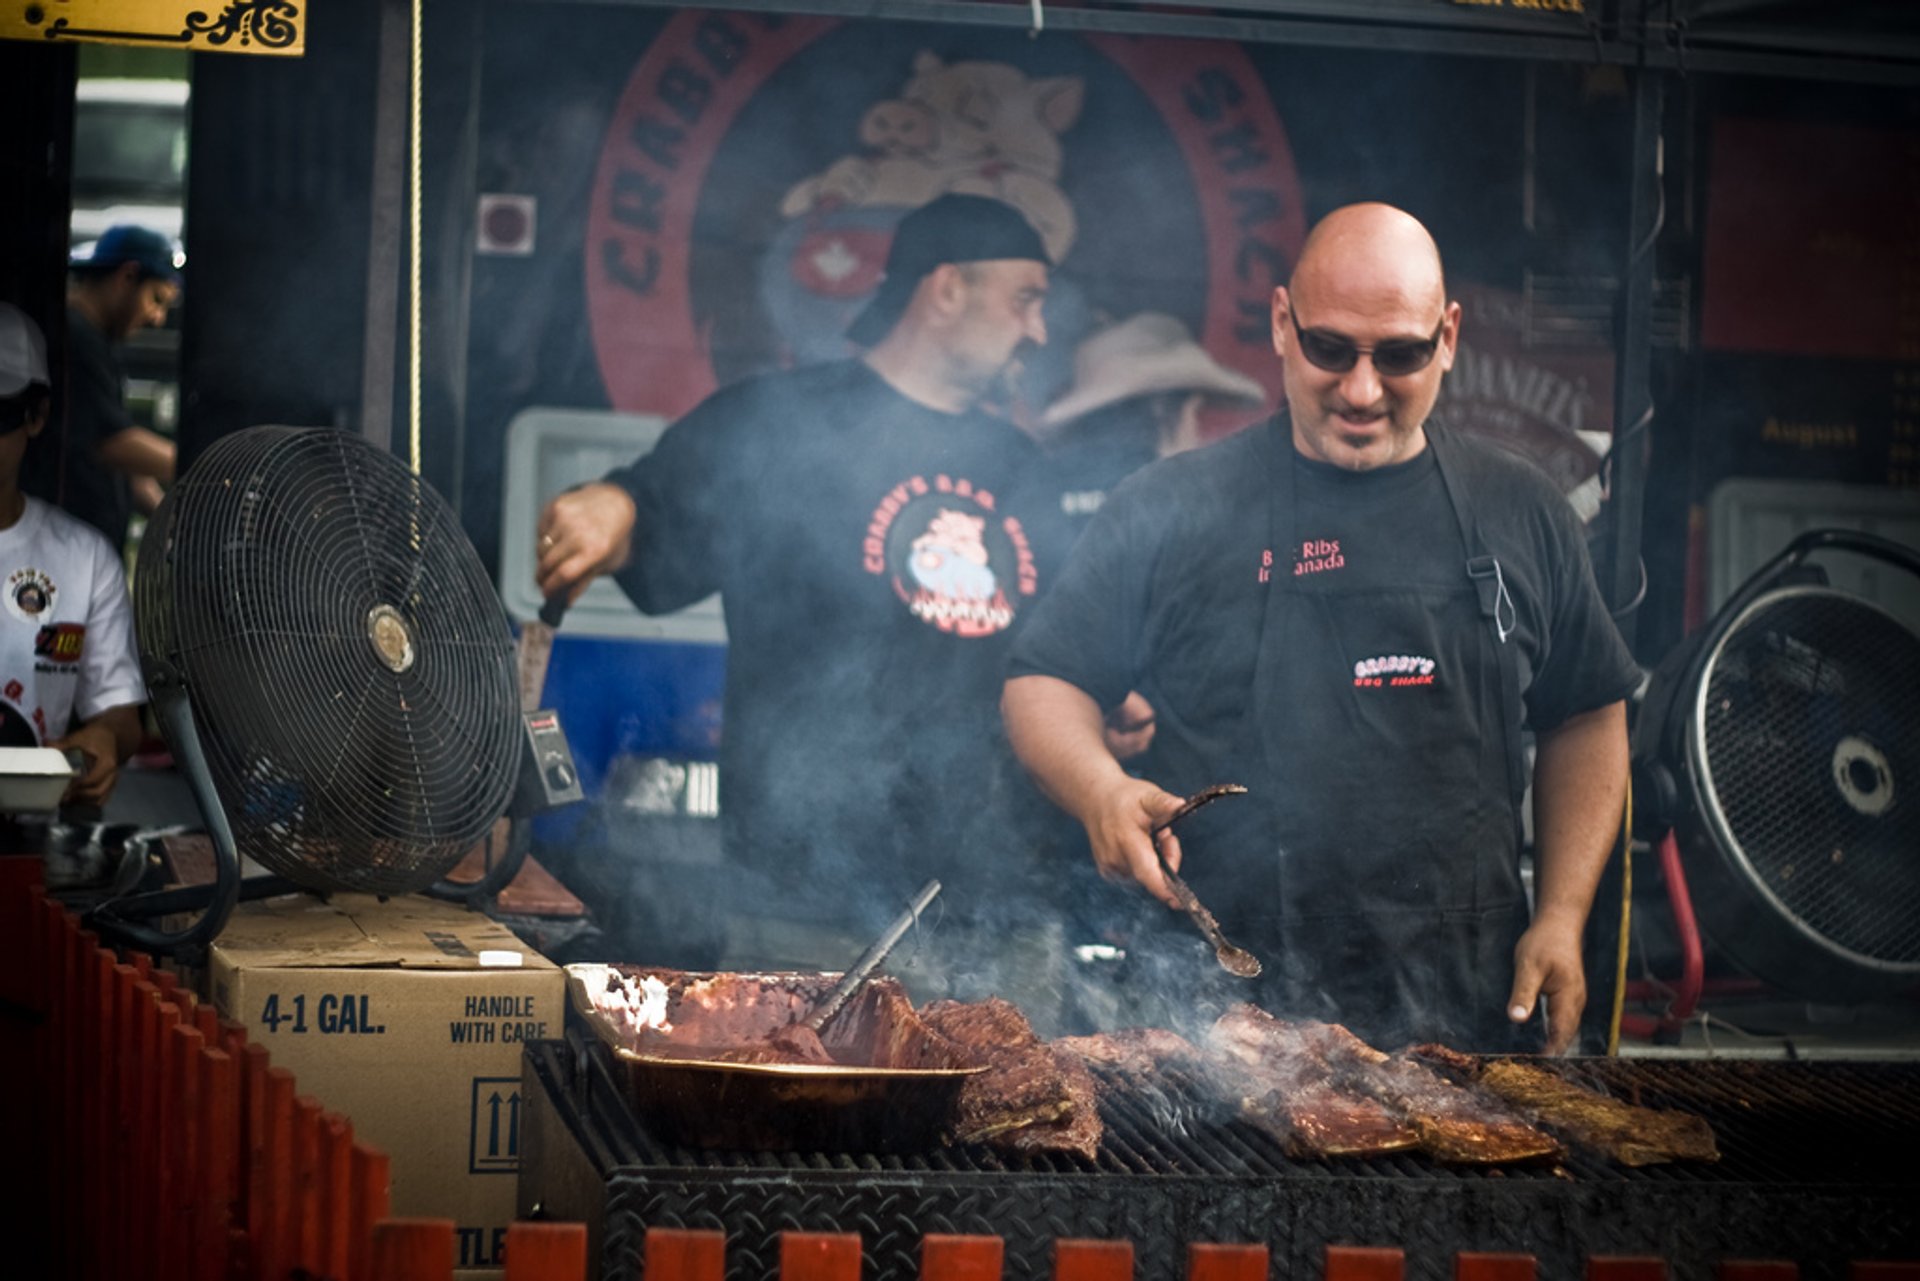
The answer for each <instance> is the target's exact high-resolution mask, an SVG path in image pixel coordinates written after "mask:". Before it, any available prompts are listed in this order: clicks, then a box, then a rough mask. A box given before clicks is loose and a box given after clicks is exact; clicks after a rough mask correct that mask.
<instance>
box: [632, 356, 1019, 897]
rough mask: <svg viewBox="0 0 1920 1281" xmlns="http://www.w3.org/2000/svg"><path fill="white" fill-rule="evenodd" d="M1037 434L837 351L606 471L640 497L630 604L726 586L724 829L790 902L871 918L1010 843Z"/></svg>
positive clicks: (674, 430)
mask: <svg viewBox="0 0 1920 1281" xmlns="http://www.w3.org/2000/svg"><path fill="white" fill-rule="evenodd" d="M1034 452H1035V451H1034V448H1033V446H1032V444H1031V443H1030V442H1029V441H1028V440H1027V438H1026V437H1025V436H1023V435H1021V434H1020V433H1019V432H1018V431H1016V430H1015V429H1014V428H1012V427H1010V426H1009V425H1007V424H1006V423H1004V422H1001V421H999V420H997V419H993V418H989V417H987V416H985V415H982V414H977V413H969V414H946V413H941V412H938V411H936V410H933V409H930V408H928V407H926V406H924V405H922V404H919V403H918V402H916V401H913V400H910V399H908V398H907V397H905V396H902V395H901V394H900V393H899V392H897V391H895V390H894V389H893V387H892V386H891V385H889V384H888V383H887V382H886V381H885V380H884V379H882V378H880V377H879V376H878V375H877V374H875V373H874V372H873V371H872V370H871V369H870V368H868V367H867V366H866V365H865V364H864V363H862V362H859V361H846V362H840V363H836V364H832V365H826V366H820V367H815V368H809V369H804V370H800V371H796V372H793V373H786V374H776V375H770V376H767V377H763V378H758V379H753V380H750V381H748V382H745V383H742V384H738V385H735V386H733V387H729V388H727V389H724V390H722V391H720V392H718V393H716V394H715V395H714V396H712V397H710V398H709V399H708V400H707V401H705V402H704V403H702V404H701V405H700V406H699V407H698V408H696V409H695V410H694V411H693V412H692V413H690V414H688V415H687V416H686V418H684V419H682V420H681V421H680V422H678V423H676V424H675V425H674V426H673V427H671V428H670V429H668V431H667V432H666V433H665V434H664V435H663V436H662V437H661V440H660V443H659V445H658V446H657V447H656V448H655V449H654V450H653V452H652V453H651V454H649V455H648V456H647V457H645V458H643V459H641V460H640V461H639V462H637V463H636V464H634V465H633V466H632V467H631V468H628V469H626V470H625V471H622V472H619V473H616V474H615V475H614V476H612V477H611V478H610V479H613V480H615V481H616V482H618V483H620V484H621V485H623V486H624V487H626V488H627V489H628V490H629V492H631V493H632V494H633V496H634V500H635V503H636V505H637V508H638V519H637V523H636V526H635V530H634V556H633V560H632V562H631V563H630V564H629V565H628V567H627V568H626V569H624V570H623V571H622V572H621V573H620V574H619V575H618V581H619V583H620V585H621V586H622V587H623V588H624V589H625V590H626V592H627V594H628V595H629V596H630V597H632V599H633V601H634V602H635V604H637V605H638V606H639V607H640V608H641V609H643V610H645V611H648V612H650V613H659V612H664V611H669V610H674V609H678V608H681V607H684V606H685V605H687V604H690V603H692V602H693V601H696V600H699V599H701V598H702V597H704V596H706V595H707V594H709V593H711V592H713V591H716V590H717V591H719V592H720V593H721V604H722V609H723V611H724V613H725V617H726V623H727V633H728V654H727V688H726V705H725V712H724V720H723V728H722V735H721V739H722V743H721V767H722V783H721V787H722V795H721V810H722V816H723V824H724V830H725V833H726V840H727V845H728V848H729V850H730V851H731V852H732V854H733V855H734V856H735V857H736V858H737V859H739V860H740V861H741V862H743V863H745V864H747V865H749V866H751V867H754V868H757V869H760V870H762V871H765V872H767V873H768V874H769V876H770V877H771V878H772V879H773V880H774V882H775V883H776V884H777V885H778V887H779V889H778V893H780V894H781V895H782V896H788V895H792V896H795V897H791V898H789V897H783V898H782V904H781V905H782V906H785V907H787V908H789V909H791V910H793V911H796V912H800V911H805V912H809V913H811V914H826V915H832V916H837V917H839V918H840V919H843V920H845V921H847V922H849V923H856V924H858V923H864V922H866V921H869V920H879V919H882V918H883V917H891V915H892V914H893V913H894V912H895V911H897V910H898V907H899V905H900V902H901V901H902V899H903V898H904V897H905V896H906V895H907V894H909V893H911V891H912V890H913V889H915V888H917V887H918V885H919V884H920V882H921V881H923V880H924V879H925V878H926V877H927V876H939V877H940V878H941V879H942V881H943V882H945V883H946V884H947V886H948V889H949V894H948V895H947V900H946V901H947V903H948V904H949V905H961V904H962V903H963V900H964V898H965V897H966V890H965V889H963V888H958V887H963V886H972V885H982V884H984V883H985V879H986V877H987V876H988V875H990V874H992V873H993V871H994V868H993V867H992V866H991V865H994V864H997V863H998V862H1000V861H1001V860H1000V859H999V857H998V856H999V855H1000V854H1002V853H1004V854H1007V855H1009V856H1011V855H1013V854H1015V853H1017V846H1018V841H1017V839H1016V838H1014V837H1013V836H1012V834H1011V833H1010V832H1009V831H1007V830H1006V829H1005V827H1004V824H1003V823H1002V822H1001V821H1000V819H1001V815H1002V814H1003V813H1004V811H1003V810H1002V809H1001V802H1002V799H1003V795H1004V791H1005V789H1006V788H1007V787H1008V785H1009V784H1008V780H1007V779H1006V777H1005V776H1004V748H1003V745H1002V740H1001V735H1000V733H999V717H998V711H997V708H998V695H999V688H1000V681H1001V677H1002V675H1003V672H1004V668H1005V662H1006V655H1007V647H1008V644H1009V642H1010V639H1011V637H1012V635H1013V629H1014V627H1015V626H1016V624H1017V623H1019V622H1020V621H1021V620H1022V619H1023V618H1024V616H1025V614H1026V612H1027V610H1028V608H1029V606H1030V605H1031V603H1032V602H1033V600H1034V599H1035V597H1036V595H1037V593H1038V592H1039V589H1040V576H1041V573H1042V566H1040V565H1037V564H1036V561H1035V557H1034V555H1033V550H1032V548H1031V546H1030V543H1029V537H1028V533H1027V528H1026V525H1027V522H1026V521H1024V520H1023V519H1022V516H1021V511H1020V510H1019V501H1018V498H1017V496H1016V494H1015V485H1016V483H1017V482H1018V481H1019V480H1020V479H1021V477H1022V474H1023V471H1024V469H1025V468H1026V467H1027V466H1028V465H1029V464H1030V463H1031V461H1032V459H1033V457H1034ZM981 892H985V891H984V890H982V891H981ZM810 893H811V894H813V895H814V897H815V898H816V899H819V898H824V899H825V900H827V901H825V902H824V903H821V902H813V903H808V902H807V901H806V899H807V896H808V895H809V894H810Z"/></svg>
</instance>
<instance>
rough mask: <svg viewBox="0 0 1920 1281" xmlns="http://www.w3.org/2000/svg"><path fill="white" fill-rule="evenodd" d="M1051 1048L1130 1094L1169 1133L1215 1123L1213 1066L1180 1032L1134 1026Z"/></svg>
mask: <svg viewBox="0 0 1920 1281" xmlns="http://www.w3.org/2000/svg"><path fill="white" fill-rule="evenodd" d="M1049 1044H1050V1045H1052V1046H1053V1048H1054V1049H1055V1050H1058V1051H1061V1052H1063V1053H1065V1054H1068V1055H1072V1056H1073V1057H1075V1058H1078V1059H1080V1060H1081V1061H1082V1062H1084V1063H1086V1064H1087V1066H1089V1067H1091V1068H1094V1069H1096V1077H1097V1079H1098V1080H1099V1081H1100V1084H1101V1085H1102V1086H1103V1087H1107V1086H1110V1087H1112V1088H1113V1089H1117V1090H1120V1091H1124V1092H1125V1095H1126V1097H1127V1100H1128V1102H1129V1104H1130V1105H1131V1106H1132V1107H1134V1108H1135V1109H1136V1110H1138V1111H1140V1112H1142V1113H1144V1114H1146V1115H1148V1116H1151V1117H1152V1118H1153V1120H1154V1123H1155V1124H1156V1125H1158V1126H1159V1127H1160V1128H1162V1129H1164V1130H1167V1131H1170V1132H1171V1133H1174V1134H1186V1133H1189V1132H1190V1126H1192V1125H1193V1124H1196V1123H1198V1122H1201V1121H1207V1120H1212V1119H1214V1115H1215V1113H1216V1110H1217V1109H1216V1107H1215V1105H1214V1099H1215V1096H1216V1094H1217V1093H1218V1091H1217V1090H1216V1089H1215V1088H1214V1078H1215V1075H1216V1074H1215V1071H1214V1068H1213V1064H1212V1062H1211V1061H1210V1060H1209V1059H1208V1057H1207V1054H1206V1052H1205V1051H1203V1050H1202V1049H1201V1048H1200V1047H1199V1046H1197V1045H1195V1044H1194V1043H1193V1042H1192V1041H1189V1040H1188V1039H1187V1038H1186V1037H1184V1036H1181V1035H1180V1034H1179V1033H1178V1032H1169V1031H1166V1030H1164V1029H1162V1028H1157V1027H1129V1028H1120V1029H1118V1030H1116V1031H1112V1032H1096V1033H1094V1034H1092V1035H1090V1036H1063V1037H1060V1038H1059V1039H1057V1040H1055V1041H1051V1042H1049Z"/></svg>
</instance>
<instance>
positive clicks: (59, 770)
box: [0, 747, 75, 814]
mask: <svg viewBox="0 0 1920 1281" xmlns="http://www.w3.org/2000/svg"><path fill="white" fill-rule="evenodd" d="M74 773H75V770H74V768H73V766H72V765H70V764H68V763H67V758H66V756H65V755H64V754H63V753H61V752H60V751H59V750H58V749H56V748H52V747H0V813H5V814H30V813H46V812H50V811H52V810H56V809H58V808H60V798H61V797H62V796H65V795H66V793H67V784H69V783H71V782H72V781H73V776H74Z"/></svg>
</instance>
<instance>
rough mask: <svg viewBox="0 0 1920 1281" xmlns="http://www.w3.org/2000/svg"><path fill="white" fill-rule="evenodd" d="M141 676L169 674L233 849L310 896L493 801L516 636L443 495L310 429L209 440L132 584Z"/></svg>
mask: <svg viewBox="0 0 1920 1281" xmlns="http://www.w3.org/2000/svg"><path fill="white" fill-rule="evenodd" d="M134 597H135V607H136V608H135V617H136V620H137V621H136V630H137V634H138V639H139V644H140V652H141V656H142V660H143V662H144V663H145V664H146V665H147V670H148V676H149V682H150V683H152V684H156V685H158V684H159V683H161V682H163V681H165V680H166V679H168V678H169V676H170V675H171V676H177V677H178V679H179V681H180V682H181V684H182V685H183V686H184V688H185V691H186V695H187V698H188V700H189V702H190V705H191V708H192V711H193V715H194V720H195V725H196V727H197V730H198V733H199V736H200V738H201V740H202V742H203V745H204V747H205V755H206V760H207V769H208V773H209V774H210V776H211V781H212V783H213V786H214V791H215V793H216V794H217V795H218V797H219V798H220V802H221V806H222V808H223V810H224V811H225V813H226V816H227V819H228V822H229V824H230V825H231V826H232V829H233V833H234V838H235V843H236V845H237V847H238V849H239V851H240V853H242V854H244V855H247V856H250V857H252V858H253V859H255V860H256V861H258V862H259V863H261V864H262V865H263V866H265V867H267V868H268V869H270V870H271V871H274V872H277V873H278V874H280V875H282V876H284V877H286V878H287V879H289V880H291V881H294V882H296V883H298V884H301V885H304V886H307V887H308V888H312V889H318V890H352V891H360V892H365V893H374V894H401V893H410V892H412V891H415V890H419V889H423V888H425V887H426V886H428V885H430V884H432V883H433V882H434V881H435V880H437V879H439V878H440V877H441V876H443V875H444V874H445V873H446V872H447V871H449V870H450V869H451V868H452V867H453V865H454V864H455V863H457V862H458V861H459V860H460V859H461V857H462V856H463V855H464V854H465V853H466V852H467V850H469V849H470V848H472V846H473V845H474V843H475V842H476V841H478V840H479V839H480V838H481V837H482V836H483V835H485V834H486V833H487V832H488V830H489V829H490V828H491V827H492V825H493V823H494V822H495V821H496V820H497V819H498V818H500V816H501V815H502V814H503V813H505V811H506V807H507V805H508V803H509V801H510V799H511V797H512V793H513V787H514V783H515V780H516V776H517V771H518V766H519V752H520V750H521V743H520V740H521V737H522V731H521V725H520V717H519V707H518V697H517V694H516V692H515V682H514V671H513V653H512V639H511V636H510V634H509V632H508V630H507V624H506V617H505V614H504V612H503V611H502V609H501V607H500V603H499V598H498V596H497V595H496V594H495V592H494V590H493V587H492V584H491V583H490V582H489V581H488V579H487V576H486V572H485V570H484V568H483V567H482V566H481V564H480V561H479V557H478V556H477V555H476V554H475V552H474V550H473V547H472V545H471V544H470V543H469V542H468V541H467V539H466V537H465V535H464V533H463V532H462V531H461V529H460V527H459V524H458V521H457V519H456V518H455V517H454V515H453V512H452V510H451V508H450V507H448V505H447V504H446V502H445V501H444V500H443V499H442V498H441V497H440V495H439V494H438V493H437V492H436V491H435V490H434V489H433V487H432V486H431V485H429V484H427V483H426V482H425V481H424V480H422V479H421V478H420V477H418V476H416V475H414V474H413V473H412V472H411V471H409V470H408V469H407V468H406V467H405V466H404V465H403V464H402V463H401V462H400V461H399V460H398V459H397V458H395V457H394V456H393V455H391V454H390V453H387V452H386V451H384V450H381V449H378V448H376V447H375V446H373V445H372V444H370V443H368V442H366V441H365V440H362V439H361V438H360V437H358V436H354V435H349V434H347V433H344V432H339V431H334V430H330V429H325V428H287V427H259V428H252V429H249V430H247V431H243V432H239V433H236V434H234V435H230V436H227V437H223V438H222V439H221V440H219V441H217V442H215V443H214V444H213V445H212V446H210V447H209V448H208V449H207V451H206V453H205V454H204V455H203V456H202V457H201V458H200V460H199V461H198V462H197V463H196V464H195V466H194V467H193V469H192V470H191V471H190V472H189V473H188V474H187V475H186V476H185V477H184V478H183V479H182V481H181V482H180V483H179V484H178V485H176V486H175V487H174V489H173V490H172V492H171V493H169V494H168V496H167V498H166V500H165V501H164V502H163V503H162V504H161V506H160V509H159V511H157V512H156V513H155V515H154V519H153V521H152V523H151V524H150V526H149V528H148V531H147V533H146V535H145V537H144V538H143V540H142V548H141V555H140V560H139V563H138V565H137V567H136V573H135V581H134Z"/></svg>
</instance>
